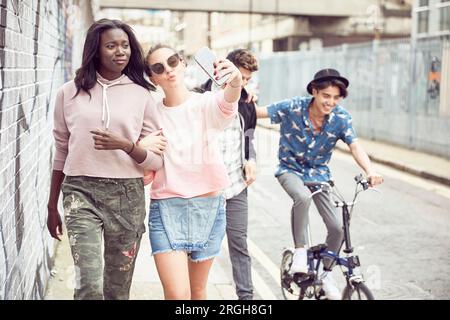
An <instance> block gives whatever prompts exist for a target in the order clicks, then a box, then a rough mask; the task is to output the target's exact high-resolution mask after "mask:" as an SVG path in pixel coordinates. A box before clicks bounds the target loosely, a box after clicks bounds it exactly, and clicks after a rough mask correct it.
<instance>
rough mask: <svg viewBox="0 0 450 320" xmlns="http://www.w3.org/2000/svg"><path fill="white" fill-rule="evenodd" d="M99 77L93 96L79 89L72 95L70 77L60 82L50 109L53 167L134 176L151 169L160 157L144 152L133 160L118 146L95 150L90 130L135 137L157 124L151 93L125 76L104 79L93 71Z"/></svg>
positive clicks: (107, 175) (67, 171) (85, 173)
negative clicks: (52, 136)
mask: <svg viewBox="0 0 450 320" xmlns="http://www.w3.org/2000/svg"><path fill="white" fill-rule="evenodd" d="M97 79H98V81H99V82H97V83H96V84H95V86H94V87H93V88H92V89H91V90H90V93H91V96H92V98H89V95H88V94H87V93H86V92H84V91H80V93H79V94H78V95H77V96H76V97H75V98H73V97H74V95H75V93H76V86H75V83H74V82H73V81H69V82H67V83H65V84H64V85H63V86H62V87H61V88H60V89H59V90H58V93H57V96H56V103H55V111H54V129H53V135H54V138H55V147H56V152H55V158H54V162H53V170H62V171H63V172H64V173H65V174H66V175H68V176H90V177H102V178H139V177H142V176H143V169H144V168H145V169H151V170H156V169H158V168H160V167H161V166H162V164H163V162H162V158H161V157H160V156H158V155H156V154H154V153H153V152H151V151H147V157H146V159H145V160H144V161H143V162H142V163H140V164H137V163H136V162H135V161H134V160H133V159H132V158H131V157H130V156H129V155H127V154H126V153H125V152H124V151H122V150H95V149H94V140H93V138H92V134H91V133H90V132H89V131H90V130H94V129H97V128H102V129H107V128H108V130H110V131H111V132H113V133H116V134H118V135H120V136H122V137H125V138H127V139H130V140H132V141H137V140H138V139H141V138H143V137H144V136H146V135H148V134H149V133H150V132H152V131H154V130H156V129H158V128H155V127H154V126H153V123H154V122H153V121H152V120H153V119H152V118H151V117H152V116H151V114H152V113H153V112H154V111H152V110H154V109H155V102H154V100H153V98H152V96H151V95H150V92H149V91H148V90H147V89H145V88H143V87H141V86H139V85H137V84H135V83H134V82H132V81H131V80H130V79H129V78H128V77H127V76H126V75H122V76H121V77H120V78H118V79H115V80H111V81H108V80H106V79H103V78H102V77H101V76H100V75H99V74H97Z"/></svg>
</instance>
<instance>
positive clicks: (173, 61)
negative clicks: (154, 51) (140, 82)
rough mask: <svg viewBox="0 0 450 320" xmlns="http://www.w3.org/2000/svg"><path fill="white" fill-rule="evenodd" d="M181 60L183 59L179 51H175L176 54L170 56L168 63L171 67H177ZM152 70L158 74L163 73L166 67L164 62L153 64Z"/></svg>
mask: <svg viewBox="0 0 450 320" xmlns="http://www.w3.org/2000/svg"><path fill="white" fill-rule="evenodd" d="M180 60H181V59H180V56H179V55H178V53H175V54H173V55H171V56H170V57H169V58H167V65H168V66H169V67H171V68H175V67H176V66H178V64H179V63H180ZM150 70H151V71H152V72H154V73H156V74H162V73H164V71H165V70H166V68H165V67H164V65H163V64H162V63H160V62H158V63H155V64H151V65H150Z"/></svg>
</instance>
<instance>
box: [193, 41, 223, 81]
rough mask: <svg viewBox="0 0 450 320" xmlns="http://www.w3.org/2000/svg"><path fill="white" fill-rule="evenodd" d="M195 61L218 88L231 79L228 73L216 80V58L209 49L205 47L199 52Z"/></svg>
mask: <svg viewBox="0 0 450 320" xmlns="http://www.w3.org/2000/svg"><path fill="white" fill-rule="evenodd" d="M194 60H195V62H197V64H198V65H199V66H200V68H202V69H203V71H204V72H205V73H206V74H207V75H208V77H209V78H211V80H212V81H213V82H214V83H215V84H216V85H217V86H218V87H222V86H223V84H224V83H225V82H226V81H227V80H228V78H229V77H230V74H229V73H228V74H226V75H224V76H223V77H222V78H220V79H218V80H216V76H215V75H214V61H216V56H215V55H214V53H213V52H212V51H211V50H210V49H209V48H208V47H203V48H201V49H200V50H199V51H197V53H196V54H195V56H194Z"/></svg>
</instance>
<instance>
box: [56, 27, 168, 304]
mask: <svg viewBox="0 0 450 320" xmlns="http://www.w3.org/2000/svg"><path fill="white" fill-rule="evenodd" d="M143 62H144V60H143V55H142V50H141V48H140V45H139V43H138V42H137V40H136V38H135V36H134V34H133V31H132V29H131V28H130V27H129V26H128V25H126V24H124V23H123V22H121V21H118V20H109V19H102V20H99V21H96V22H95V23H94V24H93V25H92V26H91V27H90V28H89V30H88V32H87V37H86V40H85V43H84V50H83V60H82V65H81V68H80V69H78V71H77V73H76V77H75V80H73V81H69V82H67V83H65V84H64V85H63V86H62V87H61V88H60V89H59V90H58V94H57V96H56V103H55V111H54V130H53V133H54V138H55V147H56V153H55V159H54V162H53V173H52V180H51V189H50V198H49V201H48V221H47V226H48V229H49V231H50V234H51V236H52V237H53V238H55V239H58V240H60V236H61V235H62V222H61V218H60V215H59V212H58V209H57V207H58V198H59V194H60V191H61V186H62V193H63V205H64V213H65V224H66V227H67V233H68V237H69V244H70V247H71V250H72V257H73V260H74V264H75V280H76V283H75V292H74V298H75V299H128V298H129V292H130V286H131V280H132V276H133V270H134V265H135V261H136V255H137V253H138V250H139V245H140V241H141V237H142V233H143V232H145V226H144V217H145V212H146V211H145V194H144V185H143V169H144V168H150V169H154V170H155V169H158V168H160V167H161V166H162V163H163V161H162V158H161V156H160V155H158V154H161V153H162V151H163V149H164V147H163V145H164V143H165V142H164V140H165V138H163V137H161V136H156V135H153V136H151V138H148V140H151V141H150V142H149V144H150V145H151V148H153V149H154V150H155V151H157V153H158V154H155V153H153V152H151V151H146V150H144V149H142V148H140V147H138V146H137V145H136V143H135V142H136V141H137V140H138V139H139V138H143V137H144V136H147V135H149V134H150V133H151V131H153V130H155V129H156V128H153V127H152V125H151V123H152V122H151V120H152V119H151V118H150V115H151V111H152V109H154V108H155V103H154V100H153V99H152V97H151V95H150V92H149V89H153V90H154V86H152V85H151V84H150V83H148V82H147V81H146V80H145V78H144V63H143ZM119 135H121V136H124V138H119ZM158 146H161V147H160V148H159V147H158ZM102 257H103V258H102Z"/></svg>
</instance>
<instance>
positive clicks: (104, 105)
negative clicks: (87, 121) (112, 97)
mask: <svg viewBox="0 0 450 320" xmlns="http://www.w3.org/2000/svg"><path fill="white" fill-rule="evenodd" d="M120 81H121V80H117V81H115V82H112V83H110V84H106V83H102V82H101V81H100V80H98V78H97V82H98V83H100V85H101V86H102V88H103V99H102V124H103V125H104V123H105V111H106V125H104V127H105V129H106V130H108V128H109V121H110V116H109V105H108V95H107V94H106V90H107V89H108V88H109V87H111V86H113V85H115V84H118V83H119V82H120Z"/></svg>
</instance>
